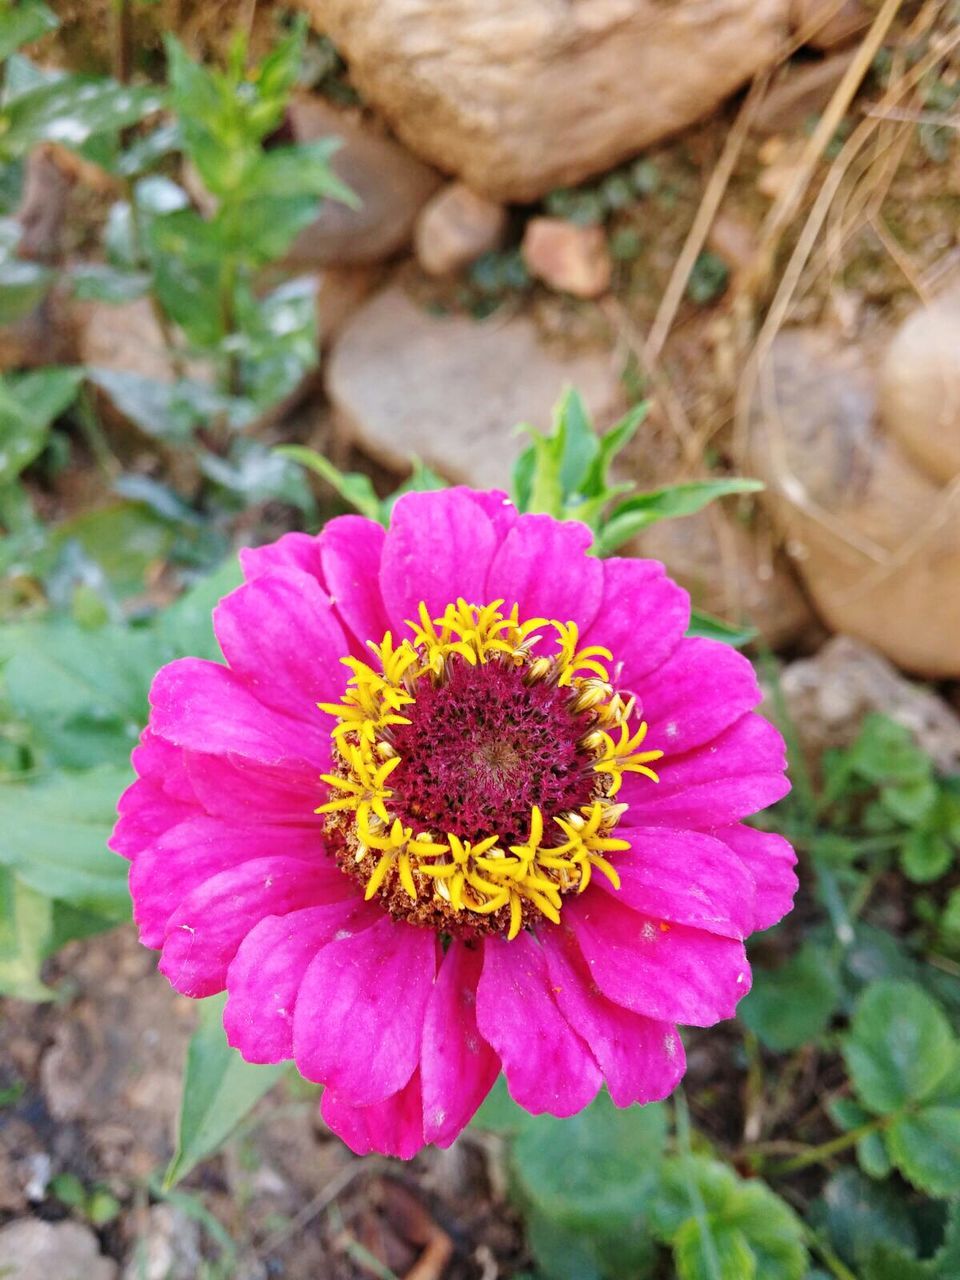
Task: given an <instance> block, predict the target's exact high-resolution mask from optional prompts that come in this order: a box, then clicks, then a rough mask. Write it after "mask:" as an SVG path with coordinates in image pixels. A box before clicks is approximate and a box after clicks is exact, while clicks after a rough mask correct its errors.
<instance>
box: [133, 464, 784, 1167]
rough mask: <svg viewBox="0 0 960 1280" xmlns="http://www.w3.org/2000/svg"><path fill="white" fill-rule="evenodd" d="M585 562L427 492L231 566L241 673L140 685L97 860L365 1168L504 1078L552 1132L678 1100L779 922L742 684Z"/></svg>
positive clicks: (613, 571)
mask: <svg viewBox="0 0 960 1280" xmlns="http://www.w3.org/2000/svg"><path fill="white" fill-rule="evenodd" d="M590 540H591V535H590V532H589V530H588V529H587V528H586V527H585V526H584V525H581V524H577V523H572V522H571V523H561V522H559V521H557V520H554V519H552V518H551V517H549V516H543V515H520V514H518V512H517V511H516V509H515V508H514V507H513V506H512V505H511V504H510V503H509V501H508V500H507V499H506V498H504V496H503V495H502V494H495V493H474V492H472V491H470V490H467V489H451V490H447V491H445V492H439V493H423V494H410V495H407V496H405V497H403V498H401V499H400V501H399V502H398V503H397V504H396V507H395V508H394V512H393V519H392V522H391V525H390V528H389V530H388V531H384V530H383V529H382V528H381V527H380V526H379V525H377V524H375V523H373V522H372V521H370V520H366V519H362V518H360V517H358V516H343V517H341V518H339V519H336V520H332V521H331V522H330V523H329V524H328V525H327V526H326V527H325V528H324V530H323V531H322V533H320V534H319V536H317V537H308V536H307V535H305V534H300V533H291V534H287V535H286V536H285V537H283V538H281V539H280V540H279V541H278V542H276V543H274V544H273V545H272V546H267V547H261V548H259V549H258V550H248V551H244V552H241V558H242V562H243V568H244V571H245V574H246V579H247V581H246V583H245V585H243V586H241V587H239V588H238V589H237V590H236V591H234V592H233V593H232V594H231V595H228V596H227V597H226V598H225V599H224V600H222V601H221V603H220V605H219V606H218V608H217V610H216V612H215V615H214V621H215V626H216V633H217V637H218V639H219V642H220V646H221V648H222V650H223V654H224V657H225V659H226V665H225V666H221V665H218V664H216V663H212V662H205V661H201V660H199V659H193V658H184V659H181V660H180V661H177V662H172V663H170V665H169V666H166V667H164V668H163V669H162V670H161V671H160V672H159V674H158V675H157V677H156V679H155V681H154V684H153V688H152V691H151V695H150V701H151V704H152V712H151V716H150V723H149V725H148V727H147V729H146V730H145V732H144V734H143V738H142V742H141V745H140V746H139V747H138V748H137V749H136V751H135V752H134V764H135V766H136V770H137V774H138V775H139V776H138V781H136V782H135V783H134V784H133V785H132V786H131V787H130V788H129V790H128V791H127V792H126V793H125V795H124V796H123V798H122V800H121V802H120V814H121V817H120V821H119V823H118V824H117V828H116V831H115V833H114V836H113V841H112V844H113V848H114V849H116V850H117V852H119V853H122V854H123V855H124V856H125V857H127V858H129V859H130V860H131V862H132V866H131V870H130V888H131V893H132V895H133V900H134V908H135V910H134V916H135V919H136V921H137V923H138V925H139V927H140V936H141V939H142V941H143V942H144V943H145V944H146V945H147V946H150V947H158V948H161V949H162V952H163V955H162V959H161V961H160V968H161V970H162V971H163V973H165V974H166V976H167V978H168V979H169V980H170V982H171V983H172V984H173V986H174V987H176V989H177V990H178V991H181V992H183V993H184V994H185V995H188V996H209V995H212V994H213V993H214V992H218V991H222V990H223V989H224V988H226V990H227V992H228V1000H227V1005H226V1013H225V1019H224V1021H225V1026H226V1032H227V1036H228V1038H229V1041H230V1043H231V1044H232V1045H235V1046H236V1048H237V1049H239V1050H240V1052H241V1053H242V1054H243V1056H244V1057H245V1058H247V1059H248V1060H250V1061H251V1062H278V1061H281V1060H283V1059H286V1058H293V1059H294V1060H295V1062H296V1064H297V1067H298V1068H299V1070H300V1071H301V1072H302V1074H303V1075H304V1076H305V1077H307V1079H309V1080H315V1081H319V1082H321V1083H323V1084H324V1085H325V1086H326V1089H325V1092H324V1095H323V1104H322V1106H323V1114H324V1117H325V1119H326V1121H327V1123H328V1124H329V1125H330V1127H331V1128H332V1129H333V1130H334V1131H335V1132H337V1133H338V1134H340V1136H341V1137H342V1138H343V1139H344V1140H345V1141H346V1142H347V1143H348V1144H349V1145H350V1146H351V1147H352V1148H353V1149H354V1150H355V1151H357V1152H367V1151H372V1150H376V1151H382V1152H387V1153H391V1154H394V1155H398V1156H402V1157H409V1156H412V1155H413V1154H414V1153H415V1152H416V1151H418V1150H419V1149H420V1148H421V1147H422V1146H423V1145H424V1143H428V1142H433V1143H436V1144H438V1145H440V1146H446V1145H448V1144H449V1143H451V1142H452V1141H453V1140H454V1138H456V1136H457V1134H458V1133H459V1132H460V1131H461V1130H462V1129H463V1127H464V1126H465V1125H466V1124H467V1123H468V1122H469V1120H470V1118H471V1116H472V1115H473V1114H474V1112H475V1111H476V1109H477V1107H478V1106H479V1104H480V1102H481V1101H482V1100H483V1098H484V1097H485V1095H486V1094H487V1092H488V1090H489V1089H490V1087H491V1085H492V1084H493V1081H494V1080H495V1078H496V1076H497V1074H498V1072H499V1071H501V1070H502V1071H503V1072H504V1074H505V1076H506V1080H507V1084H508V1087H509V1089H510V1092H511V1094H512V1095H513V1097H514V1099H515V1100H516V1101H517V1102H518V1103H519V1104H520V1105H521V1106H523V1107H526V1108H527V1109H528V1110H529V1111H531V1112H535V1113H538V1112H550V1113H551V1114H553V1115H557V1116H568V1115H572V1114H573V1113H574V1112H576V1111H578V1110H580V1108H582V1107H583V1106H585V1105H586V1104H587V1103H588V1102H589V1101H590V1100H591V1099H592V1098H593V1096H594V1095H595V1094H596V1092H597V1090H598V1089H599V1088H600V1085H601V1083H602V1082H604V1081H605V1082H606V1085H607V1087H608V1089H609V1091H610V1095H611V1097H612V1098H613V1100H614V1102H615V1103H617V1105H619V1106H628V1105H630V1104H631V1103H634V1102H648V1101H651V1100H653V1099H658V1098H663V1097H664V1096H666V1095H667V1094H668V1093H669V1092H670V1091H671V1090H672V1089H673V1088H674V1086H675V1085H676V1083H677V1081H678V1080H679V1079H680V1077H681V1075H682V1074H683V1070H684V1054H683V1046H682V1043H681V1041H680V1037H679V1035H678V1034H677V1032H676V1025H675V1024H677V1023H687V1024H691V1025H695V1026H708V1025H710V1024H712V1023H714V1022H717V1021H718V1020H719V1019H721V1018H729V1017H730V1016H731V1015H732V1014H733V1012H734V1009H735V1007H736V1004H737V1002H738V1000H739V999H740V998H741V997H742V996H743V995H745V994H746V992H747V991H748V989H749V986H750V971H749V968H748V965H747V958H746V954H745V952H744V945H743V940H744V938H745V937H746V936H747V935H748V934H749V933H750V932H751V931H752V930H755V929H764V928H766V927H768V926H769V925H771V924H773V923H774V922H775V921H777V920H779V919H780V918H781V916H783V915H784V914H785V912H787V911H788V910H789V909H790V905H791V899H792V895H793V892H794V890H795V887H796V878H795V876H794V873H793V870H792V868H793V864H794V855H793V851H792V850H791V848H790V846H789V845H788V844H787V842H786V841H785V840H784V839H782V838H781V837H780V836H778V835H773V834H769V833H765V832H760V831H756V830H754V829H753V828H751V827H748V826H744V825H742V822H741V820H742V819H743V818H745V817H747V816H748V815H749V814H752V813H755V812H757V810H759V809H762V808H763V807H764V806H766V805H769V804H771V803H773V802H774V801H775V800H778V799H779V798H780V797H781V796H782V795H783V794H784V793H785V792H786V791H787V789H788V784H787V782H786V780H785V777H784V748H783V742H782V740H781V738H780V735H779V734H778V733H777V731H776V730H775V729H774V728H773V727H772V726H771V725H770V724H768V723H767V721H765V720H764V719H762V718H761V717H760V716H758V715H756V714H754V712H753V710H752V709H753V708H754V707H755V706H756V704H757V703H758V701H759V698H760V693H759V690H758V687H757V682H756V679H755V677H754V673H753V670H752V668H751V666H750V663H749V662H748V661H747V660H746V659H745V658H743V657H742V656H740V655H739V654H738V653H736V652H735V651H734V650H733V649H731V648H729V647H727V646H726V645H723V644H718V643H715V642H713V641H710V640H704V639H685V638H684V632H685V630H686V627H687V623H688V619H689V605H688V600H687V596H686V594H685V593H684V592H683V591H682V590H681V589H680V588H679V587H677V586H676V585H675V584H674V583H673V582H671V581H670V579H669V578H667V577H666V576H665V574H664V570H663V566H662V565H660V564H658V563H656V562H654V561H650V560H634V559H609V560H606V561H602V560H599V559H596V558H594V557H591V556H590V555H589V554H588V548H589V545H590ZM318 704H319V705H318Z"/></svg>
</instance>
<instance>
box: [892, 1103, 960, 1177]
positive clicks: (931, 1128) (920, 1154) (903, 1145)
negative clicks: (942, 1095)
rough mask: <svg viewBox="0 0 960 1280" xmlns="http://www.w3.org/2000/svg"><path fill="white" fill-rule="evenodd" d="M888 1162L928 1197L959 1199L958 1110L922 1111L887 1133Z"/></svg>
mask: <svg viewBox="0 0 960 1280" xmlns="http://www.w3.org/2000/svg"><path fill="white" fill-rule="evenodd" d="M887 1149H888V1150H889V1152H890V1158H891V1159H892V1160H893V1163H894V1164H895V1165H896V1166H897V1168H898V1169H899V1170H900V1172H901V1173H902V1174H903V1176H904V1177H905V1178H906V1179H907V1181H908V1182H912V1183H913V1185H914V1186H915V1187H916V1188H917V1189H918V1190H920V1191H923V1192H925V1193H926V1194H927V1195H930V1196H956V1195H960V1109H958V1108H956V1107H938V1106H933V1107H924V1108H923V1109H922V1110H920V1111H918V1112H915V1113H913V1114H907V1115H902V1116H898V1117H897V1119H896V1120H894V1122H893V1124H892V1125H891V1126H890V1128H889V1129H888V1130H887Z"/></svg>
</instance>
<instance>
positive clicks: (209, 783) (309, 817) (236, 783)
mask: <svg viewBox="0 0 960 1280" xmlns="http://www.w3.org/2000/svg"><path fill="white" fill-rule="evenodd" d="M183 757H184V761H185V763H186V767H187V776H188V778H189V779H190V782H191V784H192V786H193V789H194V792H195V794H196V801H195V803H196V804H197V805H200V806H202V808H203V810H204V811H205V812H206V813H209V814H211V815H214V816H216V817H220V818H226V819H227V820H228V821H230V822H233V823H235V824H239V825H243V826H249V825H251V824H253V823H276V824H286V823H294V824H297V825H302V826H304V827H307V828H309V829H311V830H312V831H314V832H317V831H318V829H319V828H318V824H319V822H320V819H318V818H317V817H316V815H315V813H314V810H315V809H316V808H317V806H318V805H320V804H322V803H323V802H324V801H325V800H326V799H327V794H328V792H327V786H326V783H323V782H321V781H320V775H319V772H318V770H317V768H316V767H315V766H305V765H300V766H297V765H296V764H290V765H286V766H273V765H262V764H259V763H258V762H257V761H255V760H244V759H243V758H242V757H240V756H231V757H229V758H228V757H225V756H211V755H206V754H203V753H201V752H199V751H184V752H183Z"/></svg>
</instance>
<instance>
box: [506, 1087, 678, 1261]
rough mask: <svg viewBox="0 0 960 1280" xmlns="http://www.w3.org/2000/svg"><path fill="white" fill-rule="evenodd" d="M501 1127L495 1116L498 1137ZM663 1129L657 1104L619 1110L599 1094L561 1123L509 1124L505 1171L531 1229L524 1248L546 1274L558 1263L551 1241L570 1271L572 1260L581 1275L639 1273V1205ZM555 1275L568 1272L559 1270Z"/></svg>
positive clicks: (642, 1217)
mask: <svg viewBox="0 0 960 1280" xmlns="http://www.w3.org/2000/svg"><path fill="white" fill-rule="evenodd" d="M499 1106H500V1108H501V1109H503V1106H504V1104H503V1099H502V1098H501V1101H500V1103H499ZM508 1123H509V1120H508V1119H507V1120H504V1119H503V1118H500V1126H499V1127H500V1130H501V1132H503V1131H505V1129H506V1125H507V1124H508ZM665 1129H666V1119H665V1114H664V1110H663V1107H662V1106H660V1105H658V1104H656V1103H654V1104H651V1105H650V1106H646V1107H630V1108H628V1109H627V1110H624V1111H619V1110H618V1109H617V1108H615V1107H614V1105H613V1103H612V1102H611V1101H610V1098H609V1097H608V1095H607V1094H605V1093H602V1094H600V1095H599V1096H598V1097H597V1099H596V1100H595V1101H594V1102H593V1103H592V1104H591V1105H590V1106H589V1107H587V1108H586V1110H584V1111H582V1112H580V1114H579V1115H577V1116H575V1117H573V1118H571V1119H569V1120H556V1119H554V1118H553V1117H550V1116H533V1117H531V1116H527V1117H526V1118H525V1119H522V1120H518V1121H517V1124H516V1127H515V1128H514V1130H513V1131H514V1133H515V1134H516V1140H515V1143H514V1147H513V1168H514V1172H515V1175H516V1179H517V1184H518V1187H519V1189H520V1192H521V1194H522V1196H523V1198H524V1200H525V1201H526V1202H527V1203H528V1204H529V1205H531V1206H532V1220H533V1221H534V1222H535V1223H537V1224H538V1226H537V1227H535V1228H534V1229H533V1231H532V1234H531V1245H532V1246H533V1248H534V1251H535V1252H536V1253H537V1255H538V1257H539V1259H540V1261H541V1264H542V1265H543V1266H545V1267H546V1268H547V1271H548V1274H551V1275H552V1274H553V1273H554V1271H555V1270H556V1268H557V1266H558V1265H559V1264H560V1260H559V1258H558V1254H557V1249H556V1248H555V1247H554V1245H551V1244H550V1243H549V1242H550V1240H551V1239H552V1240H553V1241H554V1244H555V1242H556V1241H557V1240H568V1241H570V1242H571V1244H570V1249H571V1252H570V1254H569V1257H570V1259H571V1265H572V1259H574V1258H576V1259H579V1260H580V1265H582V1266H583V1267H584V1268H585V1271H584V1274H588V1275H589V1274H598V1275H601V1276H606V1277H610V1278H611V1280H615V1278H616V1277H620V1276H624V1275H634V1274H640V1273H641V1272H645V1271H646V1269H647V1268H648V1266H649V1264H650V1261H651V1259H652V1256H653V1248H652V1240H651V1236H650V1232H649V1228H648V1226H647V1221H646V1202H647V1200H648V1199H649V1197H650V1195H651V1193H652V1191H653V1189H654V1187H655V1185H656V1179H657V1172H658V1166H659V1162H660V1156H661V1152H662V1149H663V1141H664V1135H665ZM507 1131H508V1130H507ZM574 1242H575V1243H574ZM584 1260H586V1261H584ZM588 1262H589V1266H590V1268H592V1269H587V1263H588ZM557 1274H558V1275H576V1271H575V1270H570V1269H569V1267H566V1268H564V1269H562V1270H560V1271H557Z"/></svg>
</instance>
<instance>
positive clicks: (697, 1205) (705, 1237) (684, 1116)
mask: <svg viewBox="0 0 960 1280" xmlns="http://www.w3.org/2000/svg"><path fill="white" fill-rule="evenodd" d="M673 1115H674V1121H675V1123H676V1126H677V1146H678V1147H679V1149H680V1158H681V1160H682V1162H683V1174H684V1180H685V1182H686V1188H687V1197H688V1198H689V1200H690V1207H691V1208H692V1209H693V1216H694V1218H695V1219H696V1223H697V1228H698V1230H699V1233H700V1249H701V1255H702V1257H703V1263H704V1267H705V1268H706V1274H707V1280H723V1272H722V1270H721V1267H720V1257H719V1255H718V1253H717V1246H716V1243H715V1241H714V1239H713V1233H712V1232H711V1230H710V1222H709V1219H708V1218H707V1206H706V1205H705V1204H704V1202H703V1196H702V1195H701V1194H700V1188H699V1186H698V1185H697V1180H696V1177H695V1175H694V1171H693V1149H692V1147H691V1144H690V1112H689V1109H688V1108H687V1097H686V1094H685V1093H684V1091H683V1089H682V1088H680V1089H677V1091H676V1093H674V1095H673Z"/></svg>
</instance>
